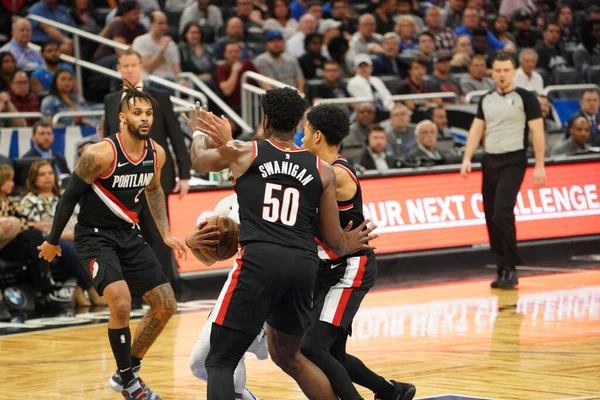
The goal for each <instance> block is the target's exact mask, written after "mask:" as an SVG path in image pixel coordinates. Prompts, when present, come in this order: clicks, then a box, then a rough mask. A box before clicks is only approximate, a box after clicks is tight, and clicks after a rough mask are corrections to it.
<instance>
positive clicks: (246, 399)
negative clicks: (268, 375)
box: [242, 388, 258, 400]
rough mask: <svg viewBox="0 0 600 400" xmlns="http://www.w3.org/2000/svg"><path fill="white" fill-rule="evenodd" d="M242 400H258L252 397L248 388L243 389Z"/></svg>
mask: <svg viewBox="0 0 600 400" xmlns="http://www.w3.org/2000/svg"><path fill="white" fill-rule="evenodd" d="M242 400H258V398H257V397H256V396H254V395H253V394H252V393H251V392H250V391H249V390H248V388H244V393H242Z"/></svg>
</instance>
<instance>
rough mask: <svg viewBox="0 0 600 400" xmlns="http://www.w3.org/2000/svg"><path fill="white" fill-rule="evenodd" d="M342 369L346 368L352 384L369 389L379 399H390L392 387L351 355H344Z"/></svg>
mask: <svg viewBox="0 0 600 400" xmlns="http://www.w3.org/2000/svg"><path fill="white" fill-rule="evenodd" d="M344 367H346V370H347V371H348V375H350V379H352V382H354V383H356V384H358V385H360V386H362V387H366V388H367V389H370V390H371V391H372V392H373V393H375V394H377V396H378V397H379V398H382V399H389V398H390V397H392V394H393V392H394V386H392V385H391V384H390V383H389V382H388V381H386V380H385V379H384V378H383V377H381V376H379V375H377V374H376V373H375V372H373V371H371V370H370V369H369V368H367V366H366V365H365V364H364V363H363V362H362V361H361V360H359V359H358V358H356V357H354V356H353V355H351V354H346V359H345V360H344Z"/></svg>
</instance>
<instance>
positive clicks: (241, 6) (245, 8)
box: [235, 0, 263, 40]
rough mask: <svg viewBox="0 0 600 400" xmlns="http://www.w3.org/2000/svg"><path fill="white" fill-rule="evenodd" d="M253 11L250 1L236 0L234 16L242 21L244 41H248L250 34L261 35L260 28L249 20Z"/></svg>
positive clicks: (261, 30)
mask: <svg viewBox="0 0 600 400" xmlns="http://www.w3.org/2000/svg"><path fill="white" fill-rule="evenodd" d="M253 9H254V6H253V4H252V0H237V3H236V7H235V11H236V13H235V16H236V17H238V18H239V19H240V20H241V21H242V25H243V26H244V28H243V29H244V30H243V37H244V40H248V39H249V37H250V35H251V34H257V35H261V34H262V33H263V29H262V26H260V24H258V23H256V22H255V21H254V20H252V18H250V16H251V14H252V10H253Z"/></svg>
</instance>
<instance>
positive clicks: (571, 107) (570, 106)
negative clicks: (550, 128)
mask: <svg viewBox="0 0 600 400" xmlns="http://www.w3.org/2000/svg"><path fill="white" fill-rule="evenodd" d="M552 105H553V106H554V109H555V110H556V113H557V114H558V118H560V123H561V125H565V124H566V123H567V121H568V120H569V118H571V115H573V114H575V113H576V112H577V111H579V110H580V109H581V106H580V105H579V99H555V100H553V101H552Z"/></svg>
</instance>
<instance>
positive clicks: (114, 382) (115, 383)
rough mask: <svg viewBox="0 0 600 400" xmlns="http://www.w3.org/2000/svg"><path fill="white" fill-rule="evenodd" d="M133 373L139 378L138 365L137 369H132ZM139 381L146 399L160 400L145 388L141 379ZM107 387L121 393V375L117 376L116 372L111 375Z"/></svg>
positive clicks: (117, 372)
mask: <svg viewBox="0 0 600 400" xmlns="http://www.w3.org/2000/svg"><path fill="white" fill-rule="evenodd" d="M133 373H134V374H135V375H137V376H138V377H139V374H140V366H139V365H138V366H137V367H134V368H133ZM139 380H140V384H141V385H142V389H144V390H145V391H146V394H147V395H148V398H149V399H150V400H162V399H161V397H160V396H159V395H157V394H156V393H154V392H153V391H152V390H151V389H150V388H149V387H148V386H146V384H145V383H144V381H143V380H142V379H141V378H139ZM108 385H109V386H110V388H111V389H112V390H114V391H115V392H119V393H121V392H122V391H123V381H122V380H121V375H119V371H116V372H115V373H114V374H113V376H112V377H111V378H110V379H109V380H108Z"/></svg>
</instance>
